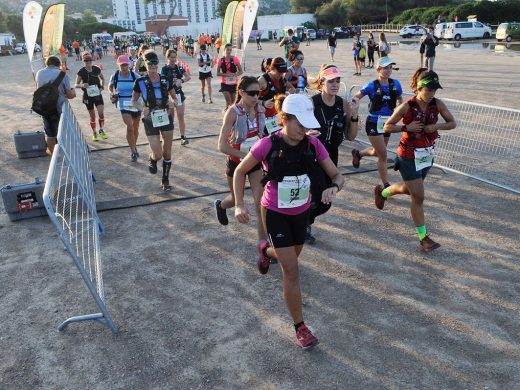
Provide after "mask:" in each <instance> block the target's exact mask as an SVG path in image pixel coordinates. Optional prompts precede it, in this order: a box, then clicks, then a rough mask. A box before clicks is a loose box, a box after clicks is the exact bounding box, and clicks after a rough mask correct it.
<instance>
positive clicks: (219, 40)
mask: <svg viewBox="0 0 520 390" xmlns="http://www.w3.org/2000/svg"><path fill="white" fill-rule="evenodd" d="M221 46H222V37H220V36H218V34H217V39H216V41H215V47H216V48H217V55H219V54H220V47H221Z"/></svg>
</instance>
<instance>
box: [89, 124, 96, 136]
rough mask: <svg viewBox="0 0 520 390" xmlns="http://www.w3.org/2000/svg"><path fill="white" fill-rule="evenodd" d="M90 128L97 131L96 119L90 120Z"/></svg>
mask: <svg viewBox="0 0 520 390" xmlns="http://www.w3.org/2000/svg"><path fill="white" fill-rule="evenodd" d="M90 128H91V129H92V131H93V132H94V133H95V132H96V121H94V122H92V121H90Z"/></svg>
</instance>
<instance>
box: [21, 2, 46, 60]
mask: <svg viewBox="0 0 520 390" xmlns="http://www.w3.org/2000/svg"><path fill="white" fill-rule="evenodd" d="M41 18H42V6H41V5H40V4H38V3H37V2H36V1H29V2H28V3H27V4H25V7H24V9H23V35H24V36H25V47H26V48H27V54H28V55H29V62H32V58H33V54H34V46H35V45H36V38H37V37H38V29H39V28H40V19H41Z"/></svg>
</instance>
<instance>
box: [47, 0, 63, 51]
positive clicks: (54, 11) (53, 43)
mask: <svg viewBox="0 0 520 390" xmlns="http://www.w3.org/2000/svg"><path fill="white" fill-rule="evenodd" d="M64 19H65V4H63V3H60V4H53V5H51V6H50V7H49V8H48V9H47V12H46V13H45V18H44V19H43V27H42V56H43V58H47V57H49V56H52V55H56V54H58V53H59V51H60V46H61V43H62V41H63V21H64Z"/></svg>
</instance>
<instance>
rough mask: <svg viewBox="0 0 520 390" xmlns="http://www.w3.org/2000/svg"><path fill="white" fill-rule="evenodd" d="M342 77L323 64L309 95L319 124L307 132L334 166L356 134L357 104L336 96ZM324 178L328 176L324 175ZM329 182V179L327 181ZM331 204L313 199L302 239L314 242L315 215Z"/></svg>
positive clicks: (331, 66)
mask: <svg viewBox="0 0 520 390" xmlns="http://www.w3.org/2000/svg"><path fill="white" fill-rule="evenodd" d="M341 77H343V75H342V74H341V72H340V71H339V69H338V68H337V67H336V66H335V65H326V64H325V65H323V66H322V69H321V70H320V72H319V73H318V76H317V77H316V80H315V81H314V83H313V84H314V86H315V89H317V90H318V91H320V93H319V94H316V95H314V96H313V97H312V102H313V105H314V116H315V117H316V119H317V120H318V122H319V123H320V127H319V131H318V130H311V131H310V132H309V134H310V135H313V136H315V137H317V138H318V139H319V140H320V141H321V143H322V144H323V146H325V149H327V152H328V153H329V157H330V159H331V161H332V162H333V163H334V165H335V166H338V158H339V146H340V145H341V144H342V143H343V139H344V138H346V139H348V140H349V141H353V140H354V139H355V138H356V137H357V134H358V120H359V118H358V109H359V104H357V101H356V103H348V102H347V101H346V100H345V99H343V98H342V97H340V96H338V92H339V89H340V82H341ZM325 179H327V178H326V177H325ZM327 183H328V184H330V182H328V181H327ZM330 206H331V205H330V204H324V203H321V202H320V201H319V200H315V199H313V202H312V205H311V209H310V216H309V226H308V227H307V231H306V234H305V241H306V242H307V243H308V244H311V245H312V244H314V243H315V241H316V238H315V237H314V236H313V235H312V230H311V229H312V228H311V225H312V224H313V223H314V220H315V219H316V217H317V216H318V215H321V214H324V213H326V212H327V211H328V210H329V209H330Z"/></svg>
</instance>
